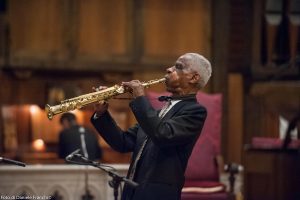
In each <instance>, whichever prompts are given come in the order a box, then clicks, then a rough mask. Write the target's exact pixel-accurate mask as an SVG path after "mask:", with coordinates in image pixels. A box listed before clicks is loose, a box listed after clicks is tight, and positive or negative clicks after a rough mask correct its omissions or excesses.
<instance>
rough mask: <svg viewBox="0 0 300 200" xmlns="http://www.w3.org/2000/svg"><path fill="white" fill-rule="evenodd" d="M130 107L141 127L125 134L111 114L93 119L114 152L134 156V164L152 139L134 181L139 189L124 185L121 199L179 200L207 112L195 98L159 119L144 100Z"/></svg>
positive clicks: (184, 102) (139, 99)
mask: <svg viewBox="0 0 300 200" xmlns="http://www.w3.org/2000/svg"><path fill="white" fill-rule="evenodd" d="M130 107H131V109H132V111H133V113H134V115H135V117H136V119H137V121H138V124H137V125H135V126H134V127H132V128H130V129H128V130H127V131H124V132H123V131H122V130H121V129H120V128H119V127H118V126H117V125H116V123H115V122H114V120H113V119H112V118H111V116H110V115H109V113H108V112H106V113H104V114H103V115H102V116H100V117H99V118H97V119H95V118H94V117H92V118H91V121H92V123H93V125H94V126H95V128H96V129H97V130H98V131H99V133H101V135H102V137H103V138H104V139H105V140H106V142H107V143H108V144H110V145H111V147H112V148H113V149H115V150H117V151H119V152H133V156H132V160H134V159H135V157H136V155H137V152H138V150H139V149H140V147H141V145H142V143H143V141H144V140H145V138H146V136H147V137H148V138H149V140H148V142H147V144H146V146H145V148H144V150H143V154H142V157H141V159H140V160H139V162H138V165H137V170H136V174H135V178H134V181H136V182H138V183H139V186H138V187H137V188H136V189H132V188H131V187H129V186H128V185H125V187H124V190H123V195H122V199H123V200H125V199H126V200H127V199H133V200H148V199H149V200H166V199H171V200H176V199H180V194H181V189H182V187H183V184H184V172H185V169H186V166H187V162H188V158H189V156H190V154H191V152H192V149H193V146H194V144H195V142H196V141H197V139H198V137H199V135H200V132H201V129H202V127H203V124H204V121H205V118H206V114H207V113H206V109H205V108H204V107H203V106H201V105H199V104H198V103H197V100H196V98H190V99H186V100H182V101H180V102H178V103H177V104H176V105H175V106H174V107H173V108H172V109H171V110H170V111H169V112H168V113H167V114H166V115H165V116H164V117H163V118H162V119H160V118H159V117H158V111H156V110H154V109H153V108H152V106H151V105H150V103H149V101H148V100H147V98H146V97H144V96H142V97H137V98H136V99H134V100H133V101H132V102H131V103H130ZM131 164H132V163H131Z"/></svg>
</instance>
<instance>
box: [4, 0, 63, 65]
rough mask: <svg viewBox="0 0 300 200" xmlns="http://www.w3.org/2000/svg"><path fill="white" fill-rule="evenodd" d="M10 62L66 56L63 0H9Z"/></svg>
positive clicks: (34, 60) (49, 59)
mask: <svg viewBox="0 0 300 200" xmlns="http://www.w3.org/2000/svg"><path fill="white" fill-rule="evenodd" d="M8 3H9V6H8V8H9V9H8V12H9V22H10V39H11V40H10V41H11V46H10V50H11V52H10V54H11V60H10V62H11V63H10V64H11V65H21V66H22V65H23V66H24V65H26V64H27V65H28V64H33V63H36V64H41V65H43V63H45V62H47V63H49V62H50V63H51V62H55V61H58V60H62V59H64V58H65V56H66V50H65V47H66V45H65V40H64V39H65V37H64V31H65V30H64V26H65V24H64V23H65V22H64V19H65V18H64V12H63V8H64V6H65V5H64V3H63V2H61V1H60V0H53V1H39V0H30V1H25V0H21V1H20V0H12V1H9V2H8Z"/></svg>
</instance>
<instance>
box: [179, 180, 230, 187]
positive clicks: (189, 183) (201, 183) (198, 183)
mask: <svg viewBox="0 0 300 200" xmlns="http://www.w3.org/2000/svg"><path fill="white" fill-rule="evenodd" d="M217 186H224V184H223V183H220V182H218V181H217V182H215V181H191V180H187V181H185V183H184V186H183V187H202V188H210V187H217Z"/></svg>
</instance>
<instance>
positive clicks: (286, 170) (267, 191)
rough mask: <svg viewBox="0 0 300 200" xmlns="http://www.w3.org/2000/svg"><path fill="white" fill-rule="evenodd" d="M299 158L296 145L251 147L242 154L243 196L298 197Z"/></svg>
mask: <svg viewBox="0 0 300 200" xmlns="http://www.w3.org/2000/svg"><path fill="white" fill-rule="evenodd" d="M299 167H300V159H299V153H298V152H297V150H296V149H293V150H289V151H287V152H284V151H282V150H279V149H278V150H271V149H269V150H259V149H250V150H247V151H246V154H245V172H244V176H245V187H244V188H245V199H247V200H257V199H264V200H287V199H288V200H298V199H299V198H300V190H299V186H300V173H299Z"/></svg>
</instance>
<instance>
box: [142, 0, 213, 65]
mask: <svg viewBox="0 0 300 200" xmlns="http://www.w3.org/2000/svg"><path fill="white" fill-rule="evenodd" d="M143 17H144V23H143V27H144V29H143V31H144V32H143V41H144V44H143V50H144V60H147V61H148V59H151V60H152V59H153V60H155V59H158V58H160V59H161V58H165V59H168V58H170V59H174V58H177V57H178V56H179V55H181V54H183V53H186V52H199V53H201V54H203V55H204V56H207V57H209V56H210V51H211V1H205V0H200V1H199V0H188V1H179V0H176V1H174V0H166V1H160V0H145V1H144V5H143ZM171 61H173V60H171Z"/></svg>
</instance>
